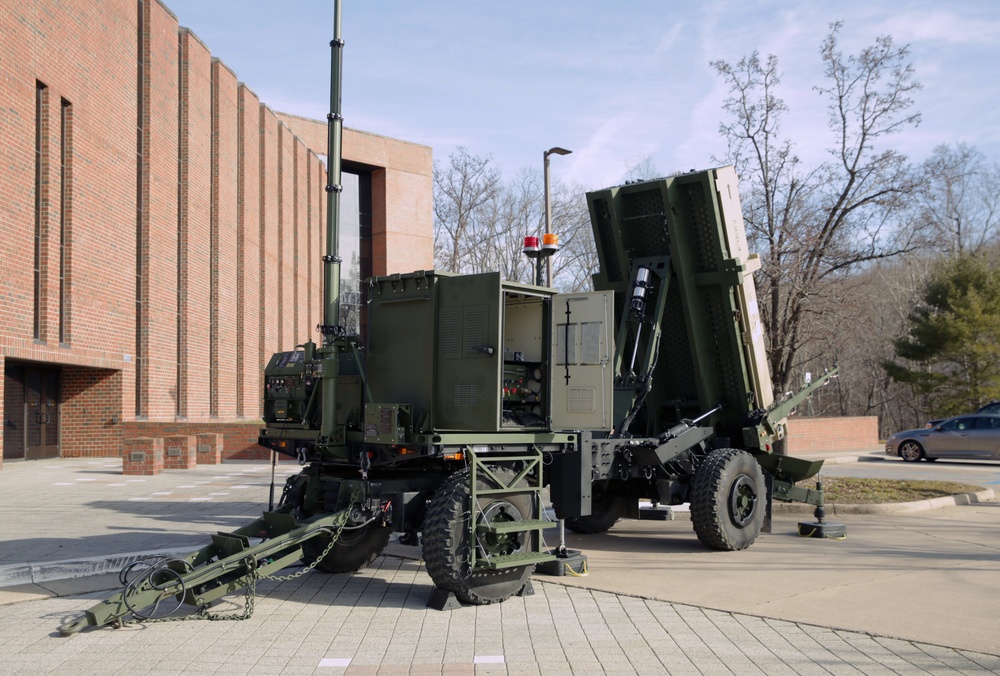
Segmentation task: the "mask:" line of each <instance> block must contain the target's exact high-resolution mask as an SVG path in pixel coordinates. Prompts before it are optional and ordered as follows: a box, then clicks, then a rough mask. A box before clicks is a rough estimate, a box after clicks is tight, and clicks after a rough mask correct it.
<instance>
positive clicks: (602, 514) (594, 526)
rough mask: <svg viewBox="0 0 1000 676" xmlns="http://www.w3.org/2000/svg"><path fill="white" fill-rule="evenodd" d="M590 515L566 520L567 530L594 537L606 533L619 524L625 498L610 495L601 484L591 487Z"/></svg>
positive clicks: (623, 510)
mask: <svg viewBox="0 0 1000 676" xmlns="http://www.w3.org/2000/svg"><path fill="white" fill-rule="evenodd" d="M590 490H591V493H590V494H591V501H590V515H589V516H571V517H569V518H568V519H566V528H568V529H570V530H571V531H573V532H574V533H584V534H586V535H593V534H594V533H604V532H606V531H608V530H609V529H610V528H611V527H612V526H614V525H615V524H616V523H618V519H620V518H621V517H622V514H623V513H624V512H625V505H626V502H625V497H624V496H622V495H609V494H608V493H607V492H606V491H605V490H604V488H602V487H601V486H600V484H597V483H594V485H593V486H592V487H591V489H590Z"/></svg>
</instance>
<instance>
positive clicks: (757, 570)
mask: <svg viewBox="0 0 1000 676" xmlns="http://www.w3.org/2000/svg"><path fill="white" fill-rule="evenodd" d="M848 457H850V456H848ZM853 457H855V458H857V457H859V456H853ZM860 457H864V456H860ZM298 471H299V467H298V466H297V465H295V464H280V465H279V466H278V468H277V488H276V499H277V497H278V496H280V492H281V486H282V485H283V482H284V478H285V477H286V476H287V475H288V474H291V473H296V472H298ZM270 472H271V467H270V465H268V464H266V463H263V462H259V461H257V462H253V461H245V462H230V463H226V464H224V465H222V466H200V467H198V468H196V469H193V470H184V471H171V472H167V473H165V474H161V475H158V476H154V477H123V476H122V474H121V470H120V461H116V460H113V459H72V460H71V459H62V460H53V461H36V462H32V463H9V464H6V465H5V466H4V468H3V470H2V471H0V491H3V495H4V504H5V511H6V516H7V518H6V519H5V525H6V528H5V529H4V530H3V532H2V533H0V585H3V584H6V585H8V586H3V587H0V636H3V637H4V643H5V645H9V646H11V647H12V649H13V652H9V653H7V654H5V655H0V671H2V672H4V673H13V672H15V671H17V670H19V669H20V670H22V671H23V672H24V673H50V672H51V673H69V672H77V673H80V672H86V671H93V670H94V669H97V668H100V669H101V671H102V672H113V671H115V669H119V670H120V673H134V672H135V671H136V669H135V663H134V658H135V657H136V656H137V655H139V654H143V655H145V656H146V657H150V658H151V659H152V658H153V657H155V658H156V661H155V662H148V661H146V662H143V665H145V666H144V668H142V669H141V671H146V670H150V669H153V670H156V671H161V672H166V673H180V672H181V671H189V670H198V669H201V670H202V671H204V670H206V669H208V667H207V666H205V665H215V666H214V667H212V668H211V669H208V670H210V671H215V670H216V669H218V671H219V673H243V672H246V671H249V670H252V669H257V670H259V671H260V672H261V673H265V672H266V673H303V672H305V673H312V670H314V669H316V670H318V671H319V672H321V673H329V669H328V667H337V665H340V668H341V670H343V668H345V664H349V665H350V666H349V667H346V668H347V669H348V672H349V673H374V670H375V669H376V668H378V667H379V666H381V667H382V668H383V669H384V670H387V669H388V668H389V667H393V668H394V669H396V671H393V672H392V673H439V672H441V671H453V670H457V671H459V672H461V671H462V670H463V669H467V670H468V673H472V671H473V670H474V671H475V672H476V673H510V672H514V671H516V672H517V673H518V674H521V673H522V672H526V673H539V670H540V669H541V667H538V668H537V669H536V670H532V668H531V667H530V665H531V664H535V665H545V667H546V668H545V669H544V671H541V673H549V672H565V673H569V672H573V673H604V672H612V671H613V672H614V673H632V672H635V673H653V672H662V671H668V670H673V671H677V672H681V673H683V672H697V671H702V672H704V673H730V671H732V672H735V673H747V672H751V673H752V672H755V671H759V672H763V673H768V674H771V673H781V672H786V673H828V672H830V671H832V672H834V673H840V672H844V673H847V672H849V671H852V670H857V671H861V672H863V673H877V672H880V671H882V672H886V673H889V672H891V671H895V672H900V671H917V670H926V671H934V672H938V671H944V672H949V671H954V672H966V673H969V672H983V673H990V672H993V671H997V670H1000V657H996V656H997V655H1000V638H998V637H1000V608H998V605H1000V529H998V528H997V527H996V526H997V520H998V518H1000V503H995V502H987V503H980V504H971V505H966V506H954V507H948V508H944V509H936V510H931V511H926V512H921V513H919V514H910V515H843V516H838V517H837V518H838V519H839V520H841V521H845V522H846V523H847V526H848V537H847V539H846V540H843V541H832V540H815V539H807V538H799V537H797V535H796V524H797V522H798V521H802V520H811V517H809V516H808V515H795V514H778V515H776V517H775V527H774V532H773V533H772V534H769V535H762V536H761V537H760V538H759V539H758V541H757V542H756V543H755V544H754V545H753V546H752V547H751V548H750V549H748V550H746V551H743V552H730V553H722V552H710V551H707V550H705V549H704V548H703V547H702V546H701V545H700V544H699V543H698V541H697V539H696V538H695V536H694V534H693V532H692V531H691V526H690V523H689V522H686V521H682V520H679V521H674V522H646V521H643V522H635V521H622V522H620V523H619V524H618V525H617V526H615V527H614V528H613V529H612V530H611V531H610V532H608V533H606V534H602V535H597V536H587V537H583V536H575V535H574V536H571V537H570V541H569V544H570V546H571V547H574V548H579V549H583V550H584V551H585V552H586V553H587V555H588V556H589V576H588V577H583V578H573V577H567V578H547V577H541V576H536V578H535V579H536V584H535V590H536V595H535V596H532V597H526V598H515V599H511V600H510V601H508V602H506V603H504V604H500V605H499V606H495V607H488V608H487V607H483V608H463V609H461V610H457V611H451V612H444V613H441V612H438V611H431V610H427V609H426V608H425V604H426V600H427V597H428V596H429V594H430V589H431V586H430V580H429V578H428V577H427V575H426V573H425V572H424V570H423V567H422V565H421V564H420V563H419V561H418V560H417V558H418V557H419V550H418V549H417V548H410V547H403V546H400V545H390V548H389V550H387V554H390V555H389V556H386V557H383V558H381V559H379V561H378V563H377V567H376V568H374V569H373V570H372V571H367V572H364V573H361V574H358V575H355V576H327V575H323V574H320V573H310V574H308V575H306V576H304V577H303V578H300V580H297V581H294V582H284V583H281V584H277V583H270V582H269V583H265V584H263V585H262V586H261V590H260V591H261V596H262V598H258V600H257V612H256V614H255V615H254V618H253V619H251V620H247V621H244V622H223V623H219V622H212V623H204V622H202V623H198V622H181V623H168V624H164V625H154V626H148V627H144V628H140V629H139V630H134V629H126V630H121V631H112V630H107V629H105V630H98V631H93V632H88V633H86V634H83V635H79V636H74V637H72V638H69V639H54V638H52V636H51V634H52V632H53V631H54V630H55V629H56V627H57V626H58V625H59V624H60V622H61V618H62V617H63V616H65V615H66V614H67V613H72V612H76V611H79V610H81V609H84V608H86V607H88V606H90V605H92V604H93V603H94V602H95V599H98V598H103V597H104V596H106V595H107V594H106V593H103V594H91V595H89V596H88V595H86V594H84V592H86V591H88V590H95V589H107V588H110V587H112V586H115V585H116V580H115V579H114V576H111V575H104V576H99V577H91V576H88V577H83V578H79V579H77V580H69V579H62V580H60V581H56V580H55V579H54V578H60V577H61V578H66V577H68V576H70V575H80V574H87V575H89V574H91V573H93V572H100V571H101V570H104V569H100V568H98V567H94V566H95V565H97V564H95V563H94V562H100V565H105V566H106V567H107V568H105V569H110V570H114V569H115V568H117V567H120V565H121V562H122V561H124V560H127V558H128V555H132V554H135V553H137V552H145V551H150V550H164V549H167V550H178V551H185V550H191V549H194V548H197V547H200V546H202V545H204V544H206V542H207V536H208V535H209V534H211V533H214V532H216V531H218V530H231V529H233V528H235V527H237V526H239V525H241V524H243V523H245V522H247V521H250V520H252V519H253V518H255V517H257V516H258V515H259V514H260V512H262V511H264V510H265V509H267V503H268V484H269V481H270ZM88 566H89V568H88ZM4 579H6V582H4V581H3V580H4ZM15 583H20V584H17V585H16V586H11V585H13V584H15ZM4 604H6V605H4ZM320 628H323V631H319V629H320ZM192 632H195V633H192ZM470 632H471V634H470ZM374 636H380V637H381V638H377V639H376V638H374ZM878 637H892V638H878ZM209 639H211V640H210V641H209ZM202 640H204V641H205V644H204V645H202V644H201V643H200V641H202ZM373 641H374V642H373ZM261 645H264V646H266V647H268V650H266V651H264V652H263V653H262V652H261V648H260V646H261ZM157 646H164V648H163V650H161V649H160V648H159V647H157ZM166 646H171V647H170V651H166V648H165V647H166ZM399 646H405V648H401V647H399ZM942 646H943V647H942ZM397 648H398V649H397ZM192 651H193V652H192ZM0 652H2V651H0ZM109 652H110V653H111V654H115V653H120V654H118V655H117V658H118V659H117V661H116V660H111V661H110V662H108V663H107V664H105V662H104V661H102V658H104V657H107V656H108V653H109ZM43 653H44V655H45V658H44V659H42V658H41V655H42V654H43ZM52 655H58V658H57V657H51V656H52ZM720 656H721V659H720ZM479 658H483V659H479ZM487 658H488V659H487ZM497 658H502V659H503V661H501V662H498V661H497ZM130 659H131V660H133V661H130ZM345 660H346V662H345ZM490 660H492V661H490ZM88 665H89V666H88ZM310 665H311V666H310ZM820 665H823V666H822V667H821V666H820ZM105 666H107V667H108V668H105ZM272 667H273V668H272ZM451 667H454V669H452V668H451ZM399 669H403V670H402V671H399ZM366 670H367V671H366Z"/></svg>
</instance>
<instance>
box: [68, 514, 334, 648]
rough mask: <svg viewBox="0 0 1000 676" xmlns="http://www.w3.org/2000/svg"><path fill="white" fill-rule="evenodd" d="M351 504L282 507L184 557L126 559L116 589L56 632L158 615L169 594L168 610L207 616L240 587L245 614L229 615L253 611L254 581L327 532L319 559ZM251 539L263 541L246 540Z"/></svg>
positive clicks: (294, 559)
mask: <svg viewBox="0 0 1000 676" xmlns="http://www.w3.org/2000/svg"><path fill="white" fill-rule="evenodd" d="M351 507H352V505H349V506H348V507H347V508H346V509H343V510H341V511H339V512H336V513H334V514H328V515H324V516H318V517H315V518H312V519H308V520H304V521H297V520H296V519H295V517H294V516H292V515H291V514H287V513H283V512H265V513H264V514H263V516H262V517H261V518H259V519H257V520H256V521H253V522H252V523H249V524H246V525H245V526H243V527H241V528H239V529H237V530H235V531H233V532H232V533H219V534H217V535H213V536H212V544H210V545H208V546H206V547H203V548H202V549H199V550H198V551H196V552H194V553H192V554H191V555H190V556H188V557H186V558H184V559H165V558H160V559H158V560H155V561H138V562H134V563H132V564H129V565H128V566H126V567H125V568H124V569H123V570H122V573H121V575H120V578H121V582H122V584H123V585H125V588H124V589H123V590H122V591H121V592H119V593H118V594H116V595H115V596H112V597H111V598H109V599H107V600H105V601H102V602H100V603H98V604H97V605H95V606H93V607H92V608H90V609H89V610H86V611H85V612H84V614H83V616H81V617H79V618H77V619H74V620H70V621H68V622H66V623H65V624H63V625H62V626H61V627H59V633H60V634H62V635H63V636H68V635H70V634H75V633H76V632H78V631H81V630H83V629H86V628H88V627H101V626H104V625H106V624H112V623H114V624H115V625H116V626H121V625H122V624H124V623H125V621H126V619H127V617H128V616H132V618H134V619H136V620H149V619H159V618H162V617H163V613H161V612H159V611H158V610H157V609H158V608H159V607H160V604H161V603H162V602H164V601H168V600H169V599H173V600H172V601H169V603H171V604H173V608H172V609H171V611H170V612H174V611H175V610H176V609H177V608H179V607H180V606H181V605H182V604H187V605H190V606H194V607H195V608H198V609H199V612H200V614H201V615H202V616H207V613H208V606H209V604H210V603H212V602H213V601H216V600H218V599H220V598H222V597H224V596H227V595H229V594H234V593H237V592H239V591H240V590H243V589H246V590H247V604H246V610H245V612H244V615H242V616H238V617H234V618H233V619H244V618H245V617H249V614H250V613H251V612H253V605H252V603H253V601H252V599H253V596H252V594H253V589H254V586H255V585H256V582H257V581H258V580H260V579H264V578H267V577H269V576H272V574H274V573H276V572H278V571H279V570H282V569H283V568H286V567H288V566H290V565H292V564H293V563H295V562H297V561H299V560H301V559H302V557H303V553H302V544H303V543H304V542H306V541H308V540H311V539H312V538H314V537H317V536H320V535H328V536H329V537H330V543H329V546H328V547H327V549H326V551H324V552H323V553H322V554H321V555H320V556H318V557H317V558H316V560H315V561H313V564H312V565H315V563H317V562H318V561H320V560H322V559H323V557H324V556H326V554H327V552H329V550H330V548H332V546H333V544H334V543H335V542H336V541H337V539H338V537H339V536H340V533H341V531H342V530H343V528H344V524H345V523H346V522H347V519H348V517H349V515H350V513H351ZM251 538H255V539H256V538H264V540H263V541H261V542H259V543H257V544H255V545H251V544H250V539H251ZM312 565H311V566H309V567H308V568H306V569H305V570H303V571H301V572H306V570H309V569H311V568H312ZM168 614H169V613H168ZM208 619H212V618H211V617H209V618H208Z"/></svg>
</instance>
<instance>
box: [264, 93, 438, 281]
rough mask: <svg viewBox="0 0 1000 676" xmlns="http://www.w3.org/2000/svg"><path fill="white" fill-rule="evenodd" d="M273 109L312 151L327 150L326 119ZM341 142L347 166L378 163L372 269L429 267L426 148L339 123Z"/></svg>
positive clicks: (429, 185) (431, 178) (430, 176)
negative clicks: (341, 132) (341, 133)
mask: <svg viewBox="0 0 1000 676" xmlns="http://www.w3.org/2000/svg"><path fill="white" fill-rule="evenodd" d="M276 115H277V116H278V119H279V120H281V121H282V122H284V123H285V124H287V125H288V126H289V127H290V128H291V130H292V131H293V132H294V133H295V134H297V135H298V136H299V138H301V139H302V140H303V142H304V143H305V144H306V145H307V146H308V147H309V148H310V149H311V150H312V151H313V152H314V153H316V154H318V155H326V150H327V143H326V135H327V123H326V122H321V121H318V120H310V119H307V118H303V117H299V116H298V115H289V114H287V113H276ZM343 146H344V147H343V158H344V168H345V169H346V170H348V171H350V170H351V169H352V167H353V168H354V169H355V170H359V169H360V170H364V169H370V168H371V167H373V166H374V167H378V168H377V169H376V170H375V171H373V172H372V268H373V270H372V272H373V274H376V275H386V274H392V273H396V272H412V271H413V270H430V269H431V268H433V267H434V235H433V225H434V222H433V203H432V199H433V194H432V187H433V181H434V170H433V158H432V156H431V149H430V148H428V147H427V146H422V145H418V144H416V143H407V142H405V141H398V140H395V139H388V138H385V137H383V136H378V135H376V134H369V133H367V132H363V131H358V130H356V129H344V135H343ZM323 213H324V215H325V212H323Z"/></svg>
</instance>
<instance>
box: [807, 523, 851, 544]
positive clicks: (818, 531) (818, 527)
mask: <svg viewBox="0 0 1000 676" xmlns="http://www.w3.org/2000/svg"><path fill="white" fill-rule="evenodd" d="M799 535H800V536H802V537H804V538H830V539H832V540H843V539H844V538H846V537H847V525H846V524H843V523H836V522H830V521H823V522H822V523H820V522H818V521H813V522H806V521H800V522H799Z"/></svg>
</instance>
